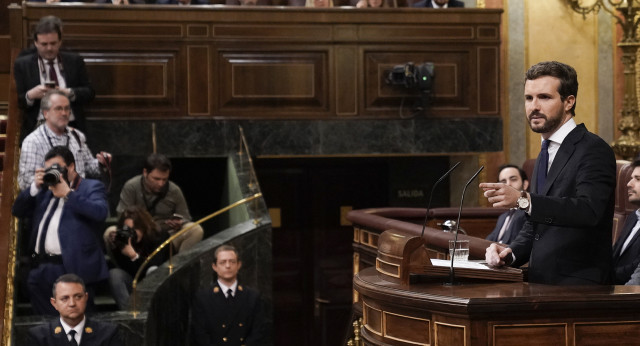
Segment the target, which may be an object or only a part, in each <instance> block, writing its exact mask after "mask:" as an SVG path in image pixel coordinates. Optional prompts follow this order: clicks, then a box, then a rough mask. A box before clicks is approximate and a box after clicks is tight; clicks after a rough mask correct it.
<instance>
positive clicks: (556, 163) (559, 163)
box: [542, 124, 586, 195]
mask: <svg viewBox="0 0 640 346" xmlns="http://www.w3.org/2000/svg"><path fill="white" fill-rule="evenodd" d="M585 131H586V128H585V127H584V124H580V125H578V126H577V127H576V128H575V129H573V130H572V131H571V132H569V134H568V135H567V137H565V139H564V141H562V144H561V145H560V148H559V149H558V152H556V156H555V157H554V159H553V163H552V164H551V168H550V169H549V173H548V174H547V180H546V182H545V186H544V187H543V189H542V194H543V195H546V194H547V193H549V189H550V187H551V185H553V182H554V181H555V180H556V178H557V177H558V175H559V174H560V172H562V170H563V169H564V166H565V165H566V164H567V162H569V158H571V155H573V152H574V151H575V150H576V143H577V142H578V141H579V140H580V139H581V138H582V136H583V135H584V133H585Z"/></svg>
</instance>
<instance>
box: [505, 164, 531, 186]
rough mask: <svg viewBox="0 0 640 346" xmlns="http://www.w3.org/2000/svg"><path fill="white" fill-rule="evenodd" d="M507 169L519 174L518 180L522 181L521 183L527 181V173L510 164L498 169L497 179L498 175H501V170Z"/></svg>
mask: <svg viewBox="0 0 640 346" xmlns="http://www.w3.org/2000/svg"><path fill="white" fill-rule="evenodd" d="M507 168H515V169H517V170H518V173H520V178H521V179H522V182H524V181H525V180H529V178H527V172H525V171H524V169H522V168H520V167H518V166H516V165H512V164H510V163H508V164H505V165H502V166H500V167H498V179H500V173H502V171H503V170H505V169H507Z"/></svg>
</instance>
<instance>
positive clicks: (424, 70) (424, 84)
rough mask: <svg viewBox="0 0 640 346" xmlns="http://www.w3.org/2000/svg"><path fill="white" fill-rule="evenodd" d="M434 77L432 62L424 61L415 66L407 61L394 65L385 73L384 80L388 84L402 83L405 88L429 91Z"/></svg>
mask: <svg viewBox="0 0 640 346" xmlns="http://www.w3.org/2000/svg"><path fill="white" fill-rule="evenodd" d="M434 77H435V74H434V68H433V63H431V62H425V63H422V64H420V65H417V66H416V65H415V64H414V63H412V62H408V63H406V64H404V65H396V66H394V67H393V69H392V70H391V71H390V72H389V75H387V80H386V81H387V84H389V85H403V86H404V87H405V88H407V89H419V90H428V91H431V88H432V87H433V79H434Z"/></svg>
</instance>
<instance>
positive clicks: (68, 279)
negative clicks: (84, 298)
mask: <svg viewBox="0 0 640 346" xmlns="http://www.w3.org/2000/svg"><path fill="white" fill-rule="evenodd" d="M59 282H64V283H68V284H69V283H75V284H80V285H82V292H85V293H86V292H87V288H86V287H85V285H84V281H83V280H82V278H81V277H79V276H78V275H76V274H73V273H69V274H63V275H60V276H59V277H58V278H57V279H56V281H55V282H54V283H53V288H52V289H51V294H52V295H51V297H53V298H55V297H56V285H58V283H59Z"/></svg>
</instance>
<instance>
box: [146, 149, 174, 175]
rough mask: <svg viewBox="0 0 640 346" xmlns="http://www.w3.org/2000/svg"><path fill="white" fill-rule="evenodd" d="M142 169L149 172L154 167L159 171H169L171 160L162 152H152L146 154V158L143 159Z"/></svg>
mask: <svg viewBox="0 0 640 346" xmlns="http://www.w3.org/2000/svg"><path fill="white" fill-rule="evenodd" d="M144 169H146V170H147V173H151V171H153V170H154V169H157V170H159V171H160V172H167V171H171V161H169V159H168V158H167V157H166V156H164V155H162V154H155V153H154V154H151V155H149V156H147V159H146V160H145V161H144Z"/></svg>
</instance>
